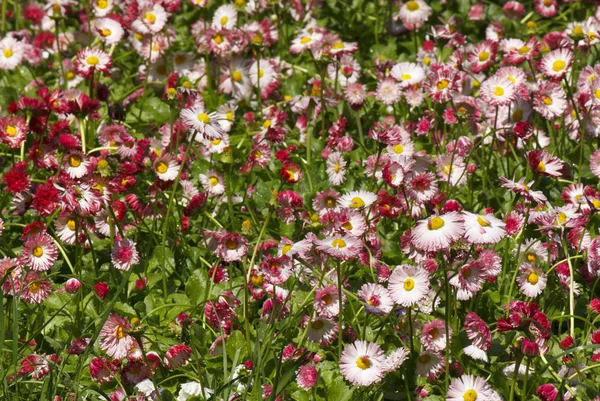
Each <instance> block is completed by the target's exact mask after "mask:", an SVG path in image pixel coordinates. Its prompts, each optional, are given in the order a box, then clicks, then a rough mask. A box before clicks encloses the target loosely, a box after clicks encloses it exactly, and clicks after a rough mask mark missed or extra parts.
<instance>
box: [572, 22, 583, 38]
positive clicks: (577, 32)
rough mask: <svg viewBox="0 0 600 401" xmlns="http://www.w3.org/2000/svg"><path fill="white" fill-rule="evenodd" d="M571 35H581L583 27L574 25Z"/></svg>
mask: <svg viewBox="0 0 600 401" xmlns="http://www.w3.org/2000/svg"><path fill="white" fill-rule="evenodd" d="M572 35H573V36H581V35H583V29H582V28H581V26H580V25H577V26H575V27H574V28H573V31H572Z"/></svg>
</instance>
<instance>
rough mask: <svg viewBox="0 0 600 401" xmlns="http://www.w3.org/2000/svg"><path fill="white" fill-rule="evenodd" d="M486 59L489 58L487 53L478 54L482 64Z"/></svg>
mask: <svg viewBox="0 0 600 401" xmlns="http://www.w3.org/2000/svg"><path fill="white" fill-rule="evenodd" d="M488 58H490V53H489V52H486V51H482V52H481V53H479V61H481V62H483V61H486V60H487V59H488Z"/></svg>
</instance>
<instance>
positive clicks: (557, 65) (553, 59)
mask: <svg viewBox="0 0 600 401" xmlns="http://www.w3.org/2000/svg"><path fill="white" fill-rule="evenodd" d="M571 64H573V53H572V52H571V51H570V50H569V49H565V48H559V49H556V50H552V51H551V52H549V53H548V54H546V55H545V56H544V57H543V58H542V59H541V60H540V62H539V65H540V67H539V69H540V71H541V72H542V74H544V76H545V77H546V78H548V79H551V80H553V81H560V80H561V79H563V78H564V77H565V76H566V74H567V73H568V72H569V70H570V68H571Z"/></svg>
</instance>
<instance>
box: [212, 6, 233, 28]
mask: <svg viewBox="0 0 600 401" xmlns="http://www.w3.org/2000/svg"><path fill="white" fill-rule="evenodd" d="M236 23H237V11H236V9H235V7H233V6H232V5H231V4H224V5H222V6H221V7H219V8H217V11H215V15H214V16H213V19H212V27H213V28H214V29H216V30H221V29H227V30H231V29H233V28H235V24H236Z"/></svg>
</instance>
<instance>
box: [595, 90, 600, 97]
mask: <svg viewBox="0 0 600 401" xmlns="http://www.w3.org/2000/svg"><path fill="white" fill-rule="evenodd" d="M594 96H596V99H600V89H596V90H595V91H594Z"/></svg>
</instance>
